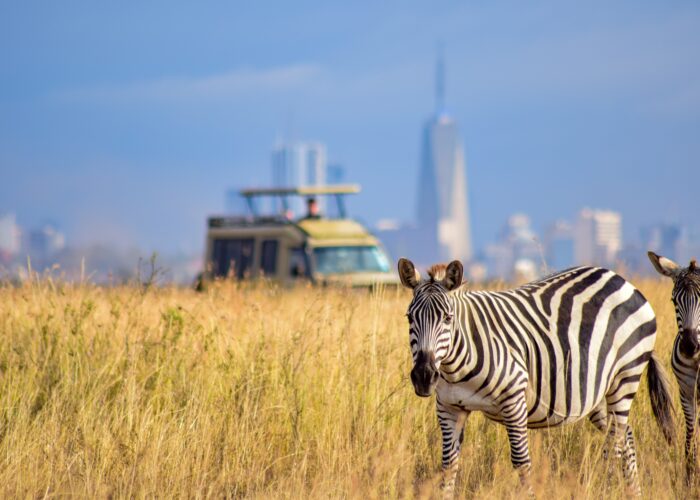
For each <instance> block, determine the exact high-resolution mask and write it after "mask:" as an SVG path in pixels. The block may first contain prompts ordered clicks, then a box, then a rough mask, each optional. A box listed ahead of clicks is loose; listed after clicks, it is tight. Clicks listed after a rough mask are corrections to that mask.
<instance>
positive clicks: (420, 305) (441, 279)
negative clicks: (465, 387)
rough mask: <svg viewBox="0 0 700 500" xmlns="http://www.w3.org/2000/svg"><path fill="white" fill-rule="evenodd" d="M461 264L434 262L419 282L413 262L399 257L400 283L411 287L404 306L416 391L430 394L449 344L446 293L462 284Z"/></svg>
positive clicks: (450, 308) (451, 308) (450, 307)
mask: <svg viewBox="0 0 700 500" xmlns="http://www.w3.org/2000/svg"><path fill="white" fill-rule="evenodd" d="M463 273H464V270H463V268H462V263H461V262H459V261H457V260H455V261H452V262H451V263H450V264H449V265H448V266H444V265H437V266H433V267H431V268H430V269H429V270H428V275H429V279H427V280H425V281H421V279H420V274H419V273H418V271H417V270H416V268H415V266H414V265H413V262H411V261H410V260H408V259H399V277H400V278H401V283H402V284H403V285H404V286H405V287H406V288H410V289H412V290H413V300H412V301H411V304H410V305H409V306H408V312H407V313H406V317H407V318H408V333H409V339H410V343H411V354H412V355H413V369H412V370H411V382H413V388H414V389H415V391H416V394H417V395H418V396H421V397H428V396H430V395H431V394H432V393H433V391H434V390H435V386H436V385H437V382H438V379H439V377H440V363H441V362H442V360H443V359H444V358H445V356H446V355H447V353H448V352H449V350H450V346H451V343H452V329H453V321H452V320H453V318H454V313H455V305H454V298H453V297H452V295H451V294H450V292H451V291H452V290H455V289H456V288H458V287H459V286H460V285H461V284H462V275H463Z"/></svg>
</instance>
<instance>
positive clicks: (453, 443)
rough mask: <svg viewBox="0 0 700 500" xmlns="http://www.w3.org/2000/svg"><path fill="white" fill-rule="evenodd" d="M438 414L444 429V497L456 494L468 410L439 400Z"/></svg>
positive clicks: (441, 427) (442, 485)
mask: <svg viewBox="0 0 700 500" xmlns="http://www.w3.org/2000/svg"><path fill="white" fill-rule="evenodd" d="M437 416H438V422H439V424H440V430H441V431H442V483H441V489H442V492H443V496H444V498H452V497H453V496H454V488H455V477H456V476H457V471H458V470H459V453H460V451H461V449H462V440H463V439H464V423H465V421H466V420H467V417H468V416H469V412H468V411H464V410H460V409H456V408H452V407H448V406H446V405H443V404H442V403H441V402H440V401H439V400H438V401H437Z"/></svg>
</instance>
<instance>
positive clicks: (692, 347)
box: [679, 328, 700, 358]
mask: <svg viewBox="0 0 700 500" xmlns="http://www.w3.org/2000/svg"><path fill="white" fill-rule="evenodd" d="M680 336H681V339H680V345H679V348H680V351H681V353H683V355H684V356H686V357H688V358H694V357H696V356H698V355H699V354H700V339H699V338H698V337H699V336H700V332H698V331H697V330H691V329H690V328H684V329H682V330H681V332H680Z"/></svg>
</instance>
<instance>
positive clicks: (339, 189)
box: [240, 184, 360, 198]
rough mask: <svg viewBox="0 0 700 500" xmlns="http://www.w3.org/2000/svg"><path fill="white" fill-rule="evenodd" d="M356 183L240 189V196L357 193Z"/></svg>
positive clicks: (358, 190) (358, 187)
mask: <svg viewBox="0 0 700 500" xmlns="http://www.w3.org/2000/svg"><path fill="white" fill-rule="evenodd" d="M359 192H360V186H359V185H358V184H329V185H326V186H300V187H274V188H254V189H242V190H241V191H240V193H241V196H244V197H246V198H249V197H252V196H323V195H339V194H357V193H359Z"/></svg>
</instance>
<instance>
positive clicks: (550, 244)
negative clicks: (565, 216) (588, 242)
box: [544, 220, 574, 272]
mask: <svg viewBox="0 0 700 500" xmlns="http://www.w3.org/2000/svg"><path fill="white" fill-rule="evenodd" d="M544 243H545V249H546V252H547V253H546V257H547V268H548V270H549V271H551V272H554V271H560V270H562V269H566V268H568V267H572V266H573V265H574V231H573V228H572V227H571V224H569V223H568V222H566V221H563V220H558V221H556V222H554V224H552V225H551V226H549V228H547V231H546V232H545V237H544Z"/></svg>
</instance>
